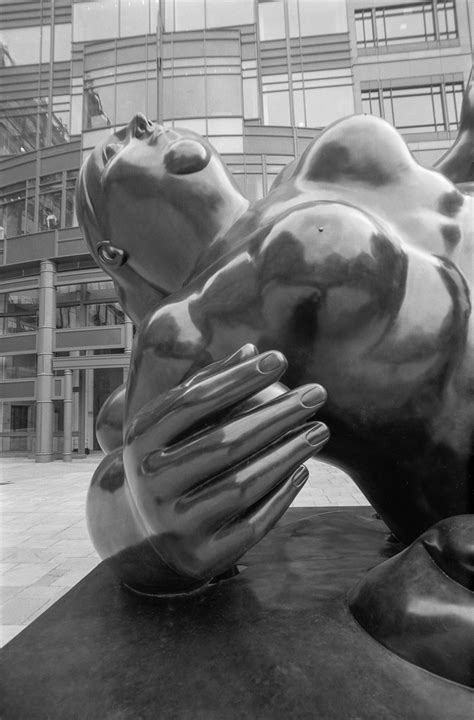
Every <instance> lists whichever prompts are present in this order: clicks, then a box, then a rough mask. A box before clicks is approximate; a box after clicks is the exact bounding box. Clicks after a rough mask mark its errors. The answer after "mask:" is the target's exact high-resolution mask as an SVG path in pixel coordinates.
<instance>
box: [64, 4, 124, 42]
mask: <svg viewBox="0 0 474 720" xmlns="http://www.w3.org/2000/svg"><path fill="white" fill-rule="evenodd" d="M73 29H74V34H73V38H74V42H88V41H90V40H101V39H102V38H108V37H111V38H113V37H118V34H119V15H118V0H91V1H90V2H75V3H74V5H73Z"/></svg>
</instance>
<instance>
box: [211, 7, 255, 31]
mask: <svg viewBox="0 0 474 720" xmlns="http://www.w3.org/2000/svg"><path fill="white" fill-rule="evenodd" d="M253 22H255V18H254V13H253V0H206V27H208V28H212V27H225V26H226V27H228V26H232V25H249V24H250V23H253Z"/></svg>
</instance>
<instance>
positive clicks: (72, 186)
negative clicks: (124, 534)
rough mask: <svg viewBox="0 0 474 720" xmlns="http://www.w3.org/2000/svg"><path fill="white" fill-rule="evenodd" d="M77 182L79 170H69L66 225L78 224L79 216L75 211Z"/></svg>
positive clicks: (67, 175) (67, 174) (67, 176)
mask: <svg viewBox="0 0 474 720" xmlns="http://www.w3.org/2000/svg"><path fill="white" fill-rule="evenodd" d="M76 182H77V170H68V171H67V173H66V199H65V205H66V208H65V218H64V227H73V226H76V225H77V224H78V223H77V218H76V212H75V206H74V201H75V191H76Z"/></svg>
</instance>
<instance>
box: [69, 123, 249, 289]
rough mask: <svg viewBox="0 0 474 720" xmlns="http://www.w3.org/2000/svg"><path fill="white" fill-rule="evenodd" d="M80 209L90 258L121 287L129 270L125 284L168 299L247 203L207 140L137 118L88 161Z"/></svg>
mask: <svg viewBox="0 0 474 720" xmlns="http://www.w3.org/2000/svg"><path fill="white" fill-rule="evenodd" d="M196 174H198V175H199V181H198V182H196V181H195V179H194V176H195V175H196ZM77 205H78V212H79V214H80V222H81V224H82V225H83V227H84V228H85V235H86V239H87V241H88V243H89V247H90V249H91V251H92V253H93V254H94V256H95V257H96V259H97V260H98V262H99V263H100V264H102V266H103V267H104V269H105V270H106V271H108V272H109V273H110V274H111V275H112V277H113V278H114V280H116V282H117V283H118V284H119V286H120V284H121V280H122V275H123V274H124V271H125V269H122V270H121V269H120V268H121V267H122V266H123V265H124V264H126V266H127V268H126V272H125V276H126V275H127V272H128V273H130V272H132V273H133V274H134V276H136V278H137V280H138V281H139V282H142V283H144V284H145V286H149V287H150V288H152V289H154V290H157V291H158V292H159V293H161V295H162V296H166V295H169V294H170V293H172V292H174V291H176V290H177V289H179V288H180V287H181V286H182V284H183V282H184V280H185V279H186V278H187V277H188V276H189V274H190V272H191V270H192V269H193V267H194V265H195V262H196V259H197V257H198V256H199V255H200V254H201V253H202V251H203V249H204V248H205V247H206V246H207V245H208V244H209V243H210V242H211V241H212V240H213V239H214V237H215V236H216V234H217V233H218V232H221V231H222V230H223V229H225V228H226V227H228V226H230V225H231V224H232V223H233V222H234V220H235V219H236V218H237V217H238V216H239V215H240V214H241V213H242V212H244V210H245V209H246V208H247V206H248V202H247V201H246V200H245V199H244V198H243V197H242V195H241V194H240V193H239V191H238V189H237V186H236V185H235V183H234V181H233V179H232V177H231V176H230V175H229V173H228V172H227V170H226V169H225V167H224V166H223V164H222V162H221V161H220V158H219V157H218V156H217V154H216V152H215V150H214V149H213V148H212V147H211V146H210V145H209V143H208V142H207V141H206V140H204V139H203V138H201V137H200V136H198V135H196V134H195V133H193V132H191V131H188V130H172V129H165V128H163V127H161V126H160V125H155V124H152V123H150V122H149V121H148V120H147V119H146V118H145V117H144V116H143V115H141V114H139V115H137V116H136V117H135V118H133V120H132V121H131V122H130V124H129V125H128V127H127V128H126V129H124V130H121V131H119V132H118V133H116V134H114V135H112V136H111V137H109V138H108V139H107V140H106V141H105V142H103V143H102V144H101V145H99V146H98V147H97V148H96V149H95V150H94V152H93V153H92V156H91V157H89V158H88V160H87V162H86V163H85V165H84V167H83V169H82V172H81V178H80V183H79V189H78V203H77ZM88 211H89V212H88ZM94 224H95V225H96V228H95V229H96V232H95V233H94V232H93V229H94V228H93V226H94ZM117 250H118V253H117ZM125 282H126V283H127V279H126V280H125Z"/></svg>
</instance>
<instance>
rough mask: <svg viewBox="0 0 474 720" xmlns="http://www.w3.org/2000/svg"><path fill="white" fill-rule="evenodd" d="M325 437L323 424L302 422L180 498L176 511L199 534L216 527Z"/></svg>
mask: <svg viewBox="0 0 474 720" xmlns="http://www.w3.org/2000/svg"><path fill="white" fill-rule="evenodd" d="M328 439H329V430H328V429H327V427H326V426H325V425H323V423H316V424H314V425H309V426H308V425H306V426H305V427H304V428H303V429H301V428H300V430H299V431H298V433H297V434H292V435H291V437H288V436H287V437H286V438H285V439H284V440H282V441H281V442H279V443H274V444H273V445H272V446H271V447H269V448H266V449H265V451H264V452H262V453H260V454H259V455H256V456H254V457H253V458H252V461H251V462H246V463H245V464H242V465H241V466H240V467H236V468H235V469H234V468H233V469H232V470H231V471H230V472H228V473H226V474H224V475H220V476H218V477H217V478H215V479H214V480H213V481H212V482H208V483H206V485H205V486H204V487H201V488H196V489H195V490H193V491H191V492H190V493H188V494H187V495H185V496H183V497H182V498H180V500H179V501H178V503H177V505H176V511H177V512H179V513H181V512H182V513H183V517H185V519H186V524H187V526H189V527H191V528H196V529H198V532H199V533H200V534H204V533H206V532H210V531H214V530H217V528H219V527H221V526H222V525H223V524H224V523H228V522H229V521H230V520H231V519H232V518H233V517H234V518H235V517H236V516H240V515H242V514H243V513H245V512H247V511H248V510H249V508H251V507H252V506H254V505H255V504H256V503H257V502H258V501H260V500H261V499H262V498H264V497H265V496H267V495H268V494H269V493H270V492H272V491H273V490H274V489H275V488H277V487H278V486H280V485H281V484H282V483H283V482H284V481H285V479H287V478H288V477H289V476H290V475H291V474H292V473H293V472H294V471H295V470H296V468H297V467H298V466H299V465H301V463H303V462H305V461H306V460H308V459H309V458H310V457H312V456H313V455H315V454H316V453H317V452H319V451H320V450H321V448H322V447H323V446H324V445H325V444H326V442H327V441H328Z"/></svg>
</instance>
